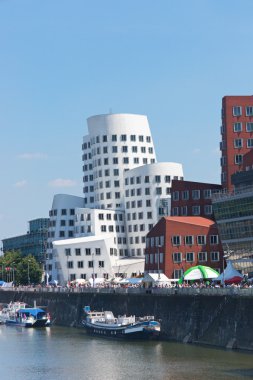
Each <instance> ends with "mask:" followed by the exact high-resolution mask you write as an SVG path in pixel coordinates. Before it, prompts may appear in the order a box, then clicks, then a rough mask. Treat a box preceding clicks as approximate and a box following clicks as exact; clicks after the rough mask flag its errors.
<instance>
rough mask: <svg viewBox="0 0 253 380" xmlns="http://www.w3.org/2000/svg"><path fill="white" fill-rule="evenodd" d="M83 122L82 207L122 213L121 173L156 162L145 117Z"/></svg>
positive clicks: (97, 118) (98, 118) (110, 117)
mask: <svg viewBox="0 0 253 380" xmlns="http://www.w3.org/2000/svg"><path fill="white" fill-rule="evenodd" d="M87 123H88V131H89V135H88V136H85V137H84V141H83V190H84V202H85V206H86V207H96V208H106V209H121V210H123V209H124V183H123V175H124V173H125V172H126V171H128V170H130V169H133V168H135V167H138V166H140V165H146V164H151V163H154V162H156V156H155V150H154V145H153V141H152V137H151V132H150V128H149V124H148V120H147V117H146V116H144V115H132V114H109V115H98V116H92V117H90V118H89V119H88V120H87ZM91 168H92V170H91Z"/></svg>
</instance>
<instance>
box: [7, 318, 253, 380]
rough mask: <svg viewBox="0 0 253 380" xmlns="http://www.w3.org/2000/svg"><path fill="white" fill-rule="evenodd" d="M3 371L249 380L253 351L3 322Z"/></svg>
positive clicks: (28, 379)
mask: <svg viewBox="0 0 253 380" xmlns="http://www.w3.org/2000/svg"><path fill="white" fill-rule="evenodd" d="M0 369H1V380H5V379H6V380H7V379H8V380H9V379H18V380H42V379H43V380H45V379H47V380H51V379H52V380H58V379H59V380H69V379H72V380H77V379H78V380H82V379H90V380H103V379H108V380H120V379H132V380H142V379H143V380H144V379H157V380H184V379H187V380H188V379H189V380H200V379H201V380H203V379H205V380H211V379H212V380H213V379H215V380H217V379H222V380H223V379H224V380H226V379H231V380H241V379H244V380H246V379H252V378H253V353H251V352H238V351H230V350H221V349H214V348H209V347H200V346H194V345H189V344H180V343H171V342H161V341H119V340H110V339H105V338H99V337H98V338H95V337H90V336H88V335H86V333H85V331H84V330H82V329H75V328H61V327H55V326H52V327H51V328H45V329H25V328H20V327H19V328H18V327H11V326H5V325H2V326H0Z"/></svg>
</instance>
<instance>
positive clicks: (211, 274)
mask: <svg viewBox="0 0 253 380" xmlns="http://www.w3.org/2000/svg"><path fill="white" fill-rule="evenodd" d="M218 276H219V272H217V271H216V270H215V269H212V268H210V267H206V266H204V265H197V266H195V267H191V268H189V269H187V271H185V272H184V275H183V277H182V278H181V279H180V283H182V282H183V280H185V281H189V280H207V279H213V278H217V277H218Z"/></svg>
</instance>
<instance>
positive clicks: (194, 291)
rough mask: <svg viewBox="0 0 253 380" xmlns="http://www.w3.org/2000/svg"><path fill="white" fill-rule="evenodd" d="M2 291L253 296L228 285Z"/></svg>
mask: <svg viewBox="0 0 253 380" xmlns="http://www.w3.org/2000/svg"><path fill="white" fill-rule="evenodd" d="M1 290H2V291H13V292H38V293H101V294H103V293H104V294H140V295H145V294H146V295H150V294H153V295H167V296H172V295H179V296H186V295H189V296H197V295H203V296H240V297H242V296H243V297H253V288H239V287H226V288H177V287H174V288H148V289H146V288H142V287H136V288H134V287H128V288H120V287H115V288H102V287H101V288H82V287H81V288H66V287H58V288H53V287H41V288H38V287H26V286H24V287H20V286H19V287H16V288H15V287H14V288H2V289H1Z"/></svg>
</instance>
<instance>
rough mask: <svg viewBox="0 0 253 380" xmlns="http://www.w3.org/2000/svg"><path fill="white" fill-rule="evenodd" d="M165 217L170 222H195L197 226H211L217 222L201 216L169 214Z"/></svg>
mask: <svg viewBox="0 0 253 380" xmlns="http://www.w3.org/2000/svg"><path fill="white" fill-rule="evenodd" d="M165 219H166V220H168V221H170V222H178V223H185V224H195V225H197V226H203V227H210V226H212V225H213V224H215V222H214V221H213V220H210V219H207V218H203V217H201V216H167V217H165Z"/></svg>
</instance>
